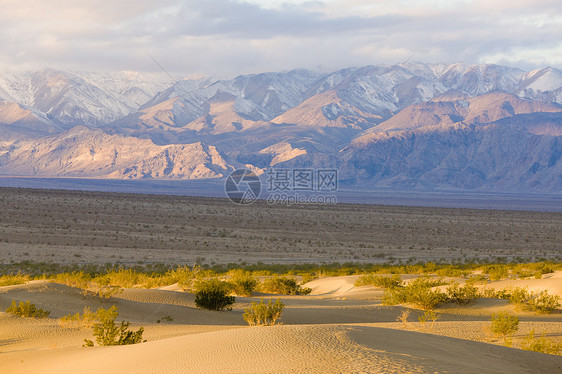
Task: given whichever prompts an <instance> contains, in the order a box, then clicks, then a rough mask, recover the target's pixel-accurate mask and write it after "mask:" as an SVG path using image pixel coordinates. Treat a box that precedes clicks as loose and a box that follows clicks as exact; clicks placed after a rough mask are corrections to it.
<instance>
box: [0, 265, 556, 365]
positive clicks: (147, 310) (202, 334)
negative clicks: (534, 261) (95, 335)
mask: <svg viewBox="0 0 562 374" xmlns="http://www.w3.org/2000/svg"><path fill="white" fill-rule="evenodd" d="M356 278H357V276H348V277H334V278H322V279H317V280H314V281H312V282H309V283H308V284H307V286H308V287H311V288H312V289H313V294H312V295H310V296H277V295H260V296H258V297H257V298H242V297H240V298H237V303H236V304H235V305H234V310H233V311H231V312H209V311H204V310H200V309H197V308H195V305H194V295H193V294H190V293H187V292H181V291H179V290H178V288H177V287H174V286H171V287H165V288H164V289H150V290H146V289H137V288H133V289H125V290H124V291H123V292H122V293H121V294H118V295H117V296H116V297H114V298H113V299H112V300H110V301H105V302H102V301H100V300H98V299H96V298H92V297H83V296H82V295H81V294H80V292H79V290H77V289H75V288H72V287H68V286H65V285H60V284H55V283H51V282H49V281H34V282H30V283H28V284H24V285H17V286H8V287H2V288H0V308H1V309H2V310H5V308H6V307H7V306H8V305H9V303H10V301H11V300H12V299H15V300H31V301H32V302H33V303H35V304H36V305H37V307H41V308H44V309H48V310H51V317H53V318H48V319H44V320H32V319H23V318H18V317H14V316H11V315H8V314H6V313H0V365H1V366H2V368H3V369H5V370H8V371H9V372H10V373H33V372H42V373H57V374H59V373H75V372H82V373H99V372H111V373H130V372H138V373H163V374H164V373H217V372H220V373H361V372H363V373H380V372H383V373H427V372H439V373H475V372H479V373H503V372H510V373H536V372H545V373H554V372H560V370H562V357H560V356H552V355H545V354H541V353H535V352H527V351H522V350H518V349H513V348H506V347H502V346H498V345H492V344H488V343H487V342H486V341H488V340H487V339H488V338H487V337H486V334H485V331H484V330H485V327H486V326H487V325H488V324H489V314H490V313H491V312H493V311H494V310H498V308H500V309H501V308H505V307H506V306H505V301H504V300H499V302H501V303H502V304H501V305H500V304H492V305H490V304H489V302H487V301H486V299H483V300H480V301H479V302H478V303H476V304H475V305H473V306H472V307H471V308H472V310H473V311H474V313H472V314H471V313H464V312H458V311H455V310H450V312H451V313H449V310H447V308H443V309H440V310H439V311H440V312H442V313H443V314H442V317H441V319H440V320H438V321H437V322H436V324H435V327H434V328H432V329H429V328H427V327H426V328H424V329H422V327H421V325H420V324H419V322H417V318H418V317H419V316H420V315H421V314H422V313H423V312H422V311H417V310H411V309H410V312H411V315H410V319H409V321H410V322H408V326H407V327H404V326H402V324H401V323H398V322H396V318H397V316H398V315H400V313H401V312H402V311H404V310H406V309H405V308H404V307H403V306H384V305H381V304H380V300H378V296H377V295H379V293H380V290H375V289H374V288H373V287H369V286H364V287H354V286H353V283H354V281H355V280H356ZM560 279H561V278H560V272H558V273H555V274H552V275H548V276H545V278H544V279H537V280H511V281H507V282H509V283H505V284H506V285H512V286H521V285H524V284H527V283H528V281H533V282H530V283H529V284H535V285H536V286H537V287H546V286H549V285H550V286H553V285H551V284H550V283H553V284H554V287H556V285H557V284H558V282H559V280H560ZM502 282H503V281H502ZM549 282H550V283H549ZM497 284H501V283H500V282H495V283H491V285H493V286H497ZM502 287H503V286H502ZM260 297H265V298H266V299H268V298H270V297H271V298H277V297H280V298H281V299H282V301H283V302H284V303H285V304H286V309H285V311H284V313H283V316H282V322H283V323H284V325H280V326H273V327H248V326H246V325H245V323H244V321H243V319H242V313H243V309H244V308H245V307H246V306H248V305H249V303H250V302H251V301H253V300H256V299H259V298H260ZM112 304H115V305H117V306H118V307H119V311H120V316H119V319H125V320H129V321H131V322H132V327H134V328H137V327H138V326H144V327H145V335H144V338H145V339H147V340H148V341H147V342H146V343H142V344H137V345H133V346H121V347H94V348H82V347H81V344H82V341H83V339H84V338H89V339H91V338H92V335H91V330H90V329H85V328H80V327H64V326H61V325H60V324H59V323H58V321H57V320H56V319H55V318H60V317H61V316H63V315H66V314H73V313H76V312H79V311H81V310H82V309H83V307H84V306H89V307H90V308H91V309H92V310H95V309H96V308H97V307H99V306H102V307H104V308H107V307H108V306H110V305H112ZM163 316H171V317H173V321H171V322H162V321H161V323H157V320H158V319H161V318H162V317H163ZM561 322H562V315H561V314H560V313H555V314H553V315H551V316H546V317H542V316H525V315H523V316H522V322H521V331H520V332H518V334H519V335H518V337H522V336H523V334H526V333H528V331H530V330H531V328H534V329H535V330H536V331H546V332H548V336H549V337H554V338H558V339H560V338H561V337H562V323H561Z"/></svg>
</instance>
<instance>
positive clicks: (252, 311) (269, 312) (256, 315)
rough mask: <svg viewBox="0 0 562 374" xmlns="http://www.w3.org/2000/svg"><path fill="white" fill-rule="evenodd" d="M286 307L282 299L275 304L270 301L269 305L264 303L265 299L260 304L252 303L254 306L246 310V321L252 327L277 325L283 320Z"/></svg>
mask: <svg viewBox="0 0 562 374" xmlns="http://www.w3.org/2000/svg"><path fill="white" fill-rule="evenodd" d="M284 307H285V305H284V304H283V303H282V302H281V299H277V300H276V301H275V303H273V302H272V300H271V299H270V300H269V301H268V303H267V304H266V303H264V302H263V299H261V300H260V302H259V303H256V302H252V305H251V306H249V307H248V308H246V309H245V310H244V321H246V322H247V323H248V325H250V326H272V325H275V323H276V322H277V320H278V319H279V318H281V312H282V311H283V308H284Z"/></svg>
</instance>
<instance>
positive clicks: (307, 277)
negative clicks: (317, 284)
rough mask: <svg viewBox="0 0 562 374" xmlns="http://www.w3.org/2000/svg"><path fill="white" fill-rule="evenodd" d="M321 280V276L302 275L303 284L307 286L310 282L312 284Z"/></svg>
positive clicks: (313, 274) (314, 274)
mask: <svg viewBox="0 0 562 374" xmlns="http://www.w3.org/2000/svg"><path fill="white" fill-rule="evenodd" d="M318 278H320V276H319V275H318V274H316V273H303V274H302V284H306V283H308V282H312V281H313V280H315V279H318Z"/></svg>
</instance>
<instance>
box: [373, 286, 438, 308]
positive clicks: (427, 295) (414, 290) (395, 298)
mask: <svg viewBox="0 0 562 374" xmlns="http://www.w3.org/2000/svg"><path fill="white" fill-rule="evenodd" d="M427 284H429V283H426V282H422V281H420V282H412V283H410V284H408V285H406V286H404V287H398V288H389V289H386V290H385V292H384V294H383V299H382V301H383V304H385V305H396V304H412V305H414V306H415V307H418V308H421V309H426V310H429V309H434V308H435V307H436V306H437V304H439V303H440V302H442V301H444V300H445V294H443V293H442V292H441V291H439V290H432V289H431V286H428V285H427Z"/></svg>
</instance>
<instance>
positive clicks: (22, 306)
mask: <svg viewBox="0 0 562 374" xmlns="http://www.w3.org/2000/svg"><path fill="white" fill-rule="evenodd" d="M6 313H10V314H13V315H15V316H18V317H26V318H47V317H48V316H49V314H51V312H49V311H47V310H43V309H38V308H36V307H35V304H31V302H30V301H25V302H24V301H20V302H19V304H17V303H16V300H12V304H11V305H10V306H9V307H8V309H6Z"/></svg>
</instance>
